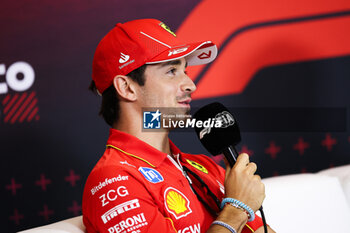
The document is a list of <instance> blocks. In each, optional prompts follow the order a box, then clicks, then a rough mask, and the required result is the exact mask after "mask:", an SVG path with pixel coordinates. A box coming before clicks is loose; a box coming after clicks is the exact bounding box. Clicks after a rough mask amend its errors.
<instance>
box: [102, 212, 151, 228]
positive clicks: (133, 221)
mask: <svg viewBox="0 0 350 233" xmlns="http://www.w3.org/2000/svg"><path fill="white" fill-rule="evenodd" d="M147 225H148V222H147V220H146V218H145V215H144V213H140V214H138V215H134V216H132V217H130V218H126V219H125V220H122V221H120V222H119V223H117V224H116V225H114V226H113V227H110V228H108V232H109V233H127V232H128V233H129V232H130V233H133V232H140V231H139V230H138V229H139V228H141V227H143V226H147Z"/></svg>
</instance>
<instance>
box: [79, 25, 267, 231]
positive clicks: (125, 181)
mask: <svg viewBox="0 0 350 233" xmlns="http://www.w3.org/2000/svg"><path fill="white" fill-rule="evenodd" d="M216 53H217V49H216V46H215V45H214V44H213V43H212V42H210V41H204V42H198V43H184V42H181V41H179V38H177V37H176V35H175V34H174V33H173V32H172V31H171V30H170V29H169V28H168V27H167V26H166V25H165V24H163V23H162V22H160V21H158V20H155V19H142V20H135V21H130V22H127V23H124V24H117V25H116V26H115V28H113V29H112V30H111V31H110V32H109V33H108V34H107V35H106V36H105V37H104V38H103V39H102V40H101V42H100V43H99V45H98V47H97V49H96V53H95V56H94V61H93V82H92V85H91V88H92V89H94V90H96V91H97V92H98V93H100V94H102V107H101V111H100V114H101V115H102V116H103V117H104V119H105V121H106V122H107V123H108V124H109V125H110V126H111V127H112V128H111V130H110V136H109V139H108V141H107V149H106V151H105V153H104V155H103V157H102V158H101V159H100V160H99V162H98V163H97V165H96V166H95V167H94V169H93V170H92V172H91V174H90V175H89V178H88V179H87V181H86V184H85V189H84V195H83V221H84V224H85V226H86V229H87V232H109V233H122V232H131V233H137V232H140V233H141V232H156V233H160V232H162V233H163V232H180V233H185V232H198V233H199V232H230V231H231V232H235V231H236V232H241V231H242V232H254V231H255V230H256V232H263V228H262V222H261V219H260V218H259V217H257V216H256V217H255V220H254V221H251V222H249V223H247V221H248V217H251V215H249V214H247V212H246V211H245V210H244V208H243V209H242V208H240V207H238V206H236V207H234V206H232V205H230V204H228V205H225V206H224V207H223V209H222V210H221V209H220V208H219V207H218V205H217V202H219V201H221V200H222V199H223V198H224V197H229V198H235V199H237V200H239V201H241V202H242V203H245V204H246V205H248V206H250V207H251V209H252V210H253V211H254V212H256V211H257V210H258V209H259V207H260V206H261V204H262V201H263V199H264V197H265V191H264V185H263V184H262V183H261V179H260V177H259V176H257V175H254V173H255V171H256V169H257V167H256V165H255V164H254V163H250V162H249V157H248V155H246V154H242V155H240V156H239V157H238V160H237V163H236V164H235V166H234V167H233V168H232V169H230V168H229V167H227V169H226V173H225V171H224V170H223V169H222V168H221V167H220V166H218V165H216V164H215V163H214V162H213V161H212V160H210V159H209V158H208V157H206V156H204V155H190V154H186V153H183V152H181V151H180V150H179V149H178V148H177V147H176V146H175V145H174V144H173V143H172V142H171V141H170V140H169V138H168V133H169V131H167V130H162V131H155V132H145V131H144V130H143V125H142V122H143V111H142V110H143V108H144V107H157V108H158V107H159V108H161V107H168V108H169V107H170V108H177V109H180V110H179V111H180V112H181V113H183V114H185V113H186V112H188V110H189V108H190V105H189V104H190V102H191V94H192V93H193V92H194V91H195V90H196V86H195V85H194V83H193V82H192V80H191V79H190V78H189V77H188V76H187V74H186V67H187V66H188V65H197V64H205V63H208V62H211V61H212V60H213V59H215V56H216ZM203 54H205V55H206V56H203ZM177 113H179V112H177ZM155 117H156V116H155ZM186 171H187V172H186ZM203 184H204V185H207V186H208V188H207V189H206V188H203ZM209 190H210V191H209ZM219 204H220V203H219ZM214 220H216V221H215V222H214V224H212V223H213V221H214ZM246 223H247V224H246ZM269 231H270V232H273V231H272V230H271V229H269Z"/></svg>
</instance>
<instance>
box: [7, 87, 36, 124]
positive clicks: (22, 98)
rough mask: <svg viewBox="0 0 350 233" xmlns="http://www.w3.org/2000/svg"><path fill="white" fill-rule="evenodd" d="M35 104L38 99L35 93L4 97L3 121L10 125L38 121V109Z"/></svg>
mask: <svg viewBox="0 0 350 233" xmlns="http://www.w3.org/2000/svg"><path fill="white" fill-rule="evenodd" d="M37 103H38V99H37V98H36V93H35V91H33V92H31V93H28V92H23V93H21V94H19V93H16V94H14V95H11V94H8V95H6V96H5V98H4V99H3V100H2V106H3V121H4V122H5V123H10V124H14V123H16V122H19V123H22V122H24V121H27V122H30V121H33V120H36V121H38V120H39V119H40V116H39V115H38V112H39V108H38V106H37Z"/></svg>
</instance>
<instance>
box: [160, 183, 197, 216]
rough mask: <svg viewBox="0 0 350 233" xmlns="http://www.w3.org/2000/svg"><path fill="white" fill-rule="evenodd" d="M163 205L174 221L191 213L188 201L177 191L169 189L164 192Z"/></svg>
mask: <svg viewBox="0 0 350 233" xmlns="http://www.w3.org/2000/svg"><path fill="white" fill-rule="evenodd" d="M164 202H165V203H164V204H165V207H166V209H167V210H168V212H169V213H171V214H172V215H173V216H174V217H175V218H176V219H179V218H182V217H185V216H187V215H189V214H190V213H192V210H191V208H190V201H189V200H188V199H187V197H186V196H185V195H183V194H182V193H181V192H180V191H179V190H177V189H175V188H172V187H169V188H167V189H166V190H165V192H164Z"/></svg>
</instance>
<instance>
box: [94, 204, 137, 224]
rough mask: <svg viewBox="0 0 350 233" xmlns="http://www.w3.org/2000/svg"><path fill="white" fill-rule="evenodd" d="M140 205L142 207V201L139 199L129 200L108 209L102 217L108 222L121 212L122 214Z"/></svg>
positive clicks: (104, 221)
mask: <svg viewBox="0 0 350 233" xmlns="http://www.w3.org/2000/svg"><path fill="white" fill-rule="evenodd" d="M139 207H140V203H139V200H138V199H134V200H131V201H127V202H124V203H122V204H120V205H117V206H115V207H113V208H112V209H110V210H108V211H107V212H106V213H104V214H103V215H102V216H101V218H102V221H103V223H104V224H106V223H107V222H108V221H110V220H112V219H113V218H114V217H116V216H118V215H119V214H122V213H124V212H127V211H129V210H133V209H136V208H139Z"/></svg>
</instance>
